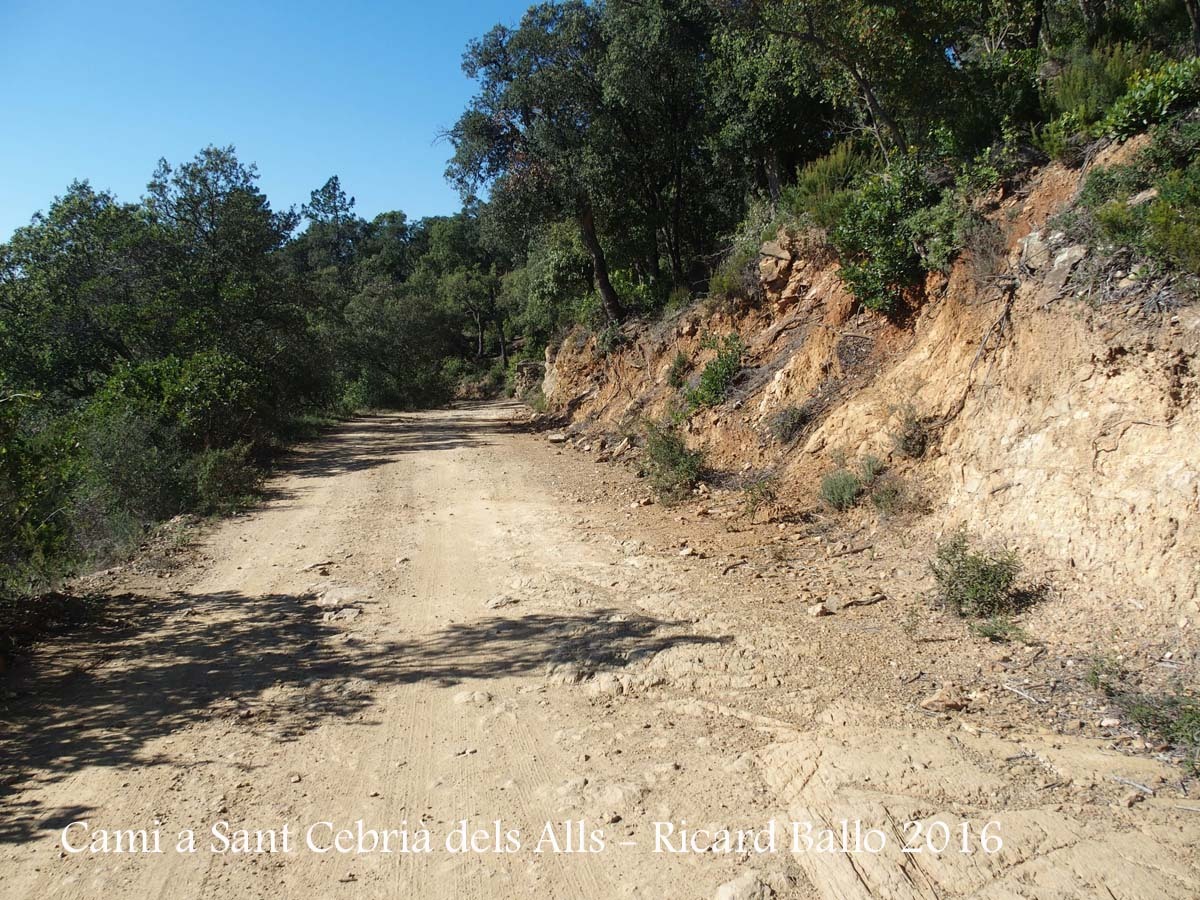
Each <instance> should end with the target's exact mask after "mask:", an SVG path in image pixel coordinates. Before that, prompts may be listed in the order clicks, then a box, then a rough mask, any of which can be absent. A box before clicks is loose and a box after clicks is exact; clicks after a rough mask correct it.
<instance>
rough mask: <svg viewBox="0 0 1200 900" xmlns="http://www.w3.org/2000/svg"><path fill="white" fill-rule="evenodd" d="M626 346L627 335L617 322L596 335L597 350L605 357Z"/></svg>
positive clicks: (606, 326)
mask: <svg viewBox="0 0 1200 900" xmlns="http://www.w3.org/2000/svg"><path fill="white" fill-rule="evenodd" d="M624 344H625V334H624V332H622V331H621V326H620V325H618V324H617V323H616V322H609V323H608V324H607V325H605V326H604V327H603V328H602V329H600V331H599V332H597V333H596V350H597V351H599V352H600V353H602V354H603V355H605V356H608V355H609V354H611V353H615V352H616V351H617V350H619V349H620V348H621V347H622V346H624Z"/></svg>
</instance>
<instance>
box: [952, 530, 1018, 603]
mask: <svg viewBox="0 0 1200 900" xmlns="http://www.w3.org/2000/svg"><path fill="white" fill-rule="evenodd" d="M930 569H931V570H932V572H933V577H934V580H935V581H936V582H937V597H938V600H939V602H940V603H941V604H942V606H943V607H944V608H946V609H950V610H953V611H954V612H956V613H957V614H958V615H960V616H972V617H973V616H984V617H990V616H997V615H1006V614H1010V613H1012V612H1014V611H1016V609H1017V607H1018V606H1019V603H1018V601H1017V597H1016V594H1015V593H1014V587H1015V585H1016V581H1017V576H1018V575H1019V574H1020V572H1021V564H1020V561H1019V560H1018V559H1017V555H1016V554H1015V553H1013V552H1011V551H1003V552H1000V553H995V554H988V553H982V552H976V551H974V550H972V549H971V546H970V541H969V540H968V538H967V534H966V532H965V531H962V530H960V531H958V532H956V533H955V534H954V535H953V536H952V537H950V538H949V539H948V540H946V541H943V542H942V543H941V544H939V545H938V548H937V552H936V554H935V556H934V559H933V561H932V562H931V563H930Z"/></svg>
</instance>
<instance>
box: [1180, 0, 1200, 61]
mask: <svg viewBox="0 0 1200 900" xmlns="http://www.w3.org/2000/svg"><path fill="white" fill-rule="evenodd" d="M1183 5H1184V6H1186V7H1187V14H1188V18H1189V19H1190V20H1191V22H1192V52H1194V53H1197V54H1200V0H1183Z"/></svg>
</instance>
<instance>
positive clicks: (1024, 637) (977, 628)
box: [971, 616, 1029, 644]
mask: <svg viewBox="0 0 1200 900" xmlns="http://www.w3.org/2000/svg"><path fill="white" fill-rule="evenodd" d="M971 631H973V632H975V634H977V635H979V636H980V637H981V638H985V639H986V640H989V641H992V642H994V643H997V644H1009V643H1012V642H1013V641H1019V642H1021V643H1029V635H1028V634H1026V632H1025V629H1024V628H1022V627H1021V626H1020V625H1018V624H1017V623H1016V622H1014V621H1013V620H1012V619H1011V618H1009V617H1008V616H989V617H988V618H986V619H984V620H983V621H980V622H973V623H972V624H971Z"/></svg>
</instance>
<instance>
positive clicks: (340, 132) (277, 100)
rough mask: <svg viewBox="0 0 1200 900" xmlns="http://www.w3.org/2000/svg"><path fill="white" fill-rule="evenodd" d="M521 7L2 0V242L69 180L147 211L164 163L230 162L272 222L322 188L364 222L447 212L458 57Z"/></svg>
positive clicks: (461, 0)
mask: <svg viewBox="0 0 1200 900" xmlns="http://www.w3.org/2000/svg"><path fill="white" fill-rule="evenodd" d="M528 5H529V2H528V0H522V2H514V0H437V2H424V3H414V2H391V3H364V2H352V0H350V2H347V0H343V2H336V0H326V2H310V0H298V2H272V3H266V2H254V0H245V2H235V0H205V2H173V0H158V2H125V0H114V2H109V3H100V2H96V0H90V2H54V0H33V2H28V0H0V84H3V85H4V97H5V104H4V105H5V109H4V112H3V118H4V123H3V126H0V241H3V240H7V239H8V237H9V236H10V235H11V234H12V231H13V229H15V228H17V227H18V226H20V225H24V224H26V223H27V222H28V221H29V217H30V216H31V215H32V214H33V213H34V212H35V211H36V210H39V209H45V208H46V207H47V206H48V205H49V203H50V201H51V200H52V198H53V197H54V196H56V195H58V194H61V193H62V192H63V191H64V189H65V188H66V186H67V185H68V184H69V183H70V182H71V181H72V179H75V178H86V179H88V180H89V181H91V182H92V184H93V185H94V186H95V187H97V188H105V189H109V190H112V191H113V192H114V193H116V194H117V196H118V197H120V198H121V199H123V200H135V199H137V198H138V197H139V196H141V194H142V191H143V189H144V188H145V185H146V182H147V181H148V180H149V177H150V174H151V172H152V171H153V169H154V166H155V164H156V162H157V161H158V159H159V158H160V157H166V158H167V159H168V160H170V161H172V162H177V161H180V160H184V159H188V158H190V157H191V156H193V155H194V154H195V153H196V151H197V150H199V149H200V148H201V147H203V146H205V145H207V144H219V145H225V144H233V145H235V146H236V147H237V150H238V156H239V157H240V158H241V159H242V160H243V161H244V162H256V163H257V164H258V167H259V172H260V174H261V176H262V178H261V181H260V182H259V184H260V185H261V187H262V188H263V190H264V191H266V193H267V195H268V196H269V197H270V198H271V201H272V203H273V204H274V205H275V206H276V207H277V208H278V207H286V206H290V205H292V204H295V205H297V206H298V205H299V204H300V203H302V202H304V201H306V200H307V199H308V194H309V192H310V191H311V190H312V189H313V188H316V187H319V186H320V185H321V184H322V183H323V182H324V181H325V179H326V178H328V177H329V176H330V175H335V174H336V175H338V176H340V178H341V182H342V187H343V188H344V189H345V190H346V191H347V193H349V194H352V195H353V196H355V197H356V198H357V200H358V206H357V209H358V212H359V213H360V214H361V215H364V216H366V217H368V218H369V217H371V216H373V215H375V214H376V213H378V212H381V211H383V210H389V209H402V210H404V211H405V212H406V213H408V215H409V216H410V217H411V218H418V217H420V216H425V215H434V214H438V213H447V212H451V211H453V210H454V209H456V208H457V205H458V197H457V195H456V194H455V192H454V191H453V189H452V188H451V187H450V186H449V185H448V184H446V182H445V180H444V178H443V177H442V173H443V171H444V169H445V163H446V158H447V157H448V156H449V153H450V151H449V148H448V146H447V144H446V143H445V142H444V141H443V142H436V143H435V139H436V137H437V134H438V132H439V131H440V130H442V129H444V128H447V127H449V126H450V125H452V124H453V123H454V121H455V119H456V118H457V116H458V114H459V113H460V112H461V111H462V109H463V107H464V105H465V104H466V102H467V100H468V99H469V98H470V97H471V95H472V93H473V92H474V86H473V84H472V83H471V82H470V81H468V80H467V78H466V77H465V76H464V75H463V74H462V70H461V68H460V63H461V60H462V51H463V49H464V48H465V46H466V44H467V41H468V40H470V39H471V38H472V37H478V36H479V35H481V34H483V33H484V32H485V31H487V29H488V28H490V27H491V26H492V25H494V24H496V23H497V22H504V23H506V24H514V23H515V22H516V21H517V20H518V19H519V18H520V15H521V13H522V12H523V11H524V9H525V8H526V7H527V6H528Z"/></svg>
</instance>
